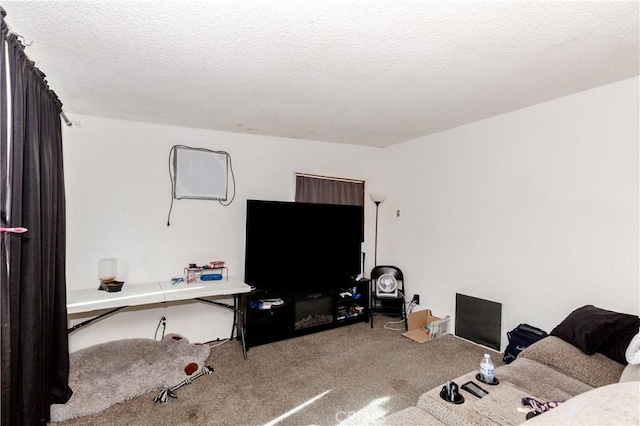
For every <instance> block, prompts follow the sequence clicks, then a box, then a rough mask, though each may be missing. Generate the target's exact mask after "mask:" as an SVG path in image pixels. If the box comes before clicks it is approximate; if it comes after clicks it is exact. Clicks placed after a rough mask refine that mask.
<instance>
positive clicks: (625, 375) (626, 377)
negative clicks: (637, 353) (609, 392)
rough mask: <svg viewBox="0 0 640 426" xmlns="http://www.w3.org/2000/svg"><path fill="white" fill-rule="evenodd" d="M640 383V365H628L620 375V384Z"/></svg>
mask: <svg viewBox="0 0 640 426" xmlns="http://www.w3.org/2000/svg"><path fill="white" fill-rule="evenodd" d="M637 381H640V364H628V365H627V366H626V367H625V368H624V371H623V372H622V374H621V375H620V383H623V382H637Z"/></svg>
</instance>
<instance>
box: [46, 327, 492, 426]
mask: <svg viewBox="0 0 640 426" xmlns="http://www.w3.org/2000/svg"><path fill="white" fill-rule="evenodd" d="M376 318H378V319H377V321H376V327H375V328H374V329H373V330H372V329H370V326H369V324H365V323H358V324H355V325H350V326H346V327H341V328H338V329H334V330H329V331H324V332H321V333H315V334H310V335H307V336H302V337H298V338H295V339H290V340H285V341H281V342H276V343H271V344H268V345H262V346H256V347H253V348H251V349H250V350H249V358H248V359H247V360H243V358H242V348H241V345H240V343H239V342H237V341H232V342H229V343H226V344H224V345H222V346H219V347H215V348H212V350H211V355H210V357H209V360H208V361H207V362H206V363H205V364H207V365H211V366H213V367H214V369H215V372H214V374H213V375H212V376H208V377H204V378H202V379H199V380H197V381H194V382H193V383H192V384H190V385H188V386H185V387H183V388H182V389H180V391H179V395H178V398H177V399H170V400H169V401H168V402H167V403H164V404H154V403H153V402H152V400H153V397H154V396H155V394H156V392H151V393H148V394H146V395H143V396H140V397H137V398H134V399H131V400H129V401H126V402H123V403H120V404H116V405H114V406H112V407H110V408H108V409H107V410H105V411H103V412H101V413H99V414H95V415H91V416H86V417H82V418H79V419H75V420H70V421H67V422H62V423H56V425H80V424H81V425H114V424H119V425H120V424H121V425H124V424H126V425H160V424H171V425H259V424H275V423H276V422H277V424H282V425H303V424H318V425H337V424H362V423H366V422H368V421H371V420H374V419H376V418H379V417H381V416H384V415H385V414H389V413H391V412H395V411H398V410H401V409H403V408H405V407H409V406H412V405H415V404H416V402H417V400H418V397H419V396H420V395H421V394H422V393H423V392H426V391H427V390H429V389H431V388H433V387H436V386H440V385H442V384H443V383H444V382H446V381H447V380H448V379H454V378H456V377H458V376H460V375H462V374H464V373H467V372H469V371H471V370H474V369H477V368H478V366H479V364H480V361H481V360H482V355H483V354H484V353H485V352H487V351H486V350H485V349H483V348H482V347H479V346H476V345H473V344H471V343H468V342H465V341H463V340H460V339H458V338H456V337H454V336H446V337H443V338H441V339H438V340H436V341H433V342H428V343H424V344H419V343H415V342H413V341H411V340H409V339H407V338H405V337H402V336H401V334H400V332H397V331H391V330H387V329H384V328H382V324H383V321H382V320H381V318H380V317H376ZM492 359H493V361H494V364H496V366H498V365H501V364H502V362H501V361H499V356H498V354H496V355H492ZM270 422H271V423H270Z"/></svg>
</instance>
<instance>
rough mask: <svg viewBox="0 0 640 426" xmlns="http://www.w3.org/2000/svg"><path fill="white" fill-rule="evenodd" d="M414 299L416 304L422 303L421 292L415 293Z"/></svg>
mask: <svg viewBox="0 0 640 426" xmlns="http://www.w3.org/2000/svg"><path fill="white" fill-rule="evenodd" d="M413 301H414V302H415V303H416V305H419V304H420V295H419V294H414V295H413Z"/></svg>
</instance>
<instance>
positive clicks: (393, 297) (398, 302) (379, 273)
mask: <svg viewBox="0 0 640 426" xmlns="http://www.w3.org/2000/svg"><path fill="white" fill-rule="evenodd" d="M369 298H370V303H369V311H370V313H371V315H370V317H371V318H370V319H371V328H373V312H374V311H375V312H381V313H385V314H389V315H400V318H401V319H403V320H404V328H405V330H407V329H408V327H407V305H406V303H405V297H404V275H403V273H402V271H401V270H400V268H398V267H397V266H389V265H381V266H376V267H375V268H373V269H372V270H371V291H369Z"/></svg>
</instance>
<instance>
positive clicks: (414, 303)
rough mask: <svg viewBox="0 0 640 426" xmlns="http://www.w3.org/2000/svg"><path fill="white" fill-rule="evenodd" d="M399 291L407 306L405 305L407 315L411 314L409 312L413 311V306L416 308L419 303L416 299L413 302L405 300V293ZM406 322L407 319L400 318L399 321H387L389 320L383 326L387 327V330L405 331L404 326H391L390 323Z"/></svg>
mask: <svg viewBox="0 0 640 426" xmlns="http://www.w3.org/2000/svg"><path fill="white" fill-rule="evenodd" d="M398 293H400V294H402V300H403V302H402V303H403V304H405V305H406V307H405V312H406V315H409V314H410V313H411V312H412V311H413V308H414V307H415V306H416V305H417V304H416V302H415V300H412V301H411V302H405V301H404V300H405V299H404V294H403V293H402V292H400V291H399V292H398ZM404 322H405V320H404V319H400V320H398V321H387V322H386V323H385V324H384V326H383V328H385V329H387V330H394V331H404V330H405V329H404V327H402V328H395V327H390V325H391V324H402V323H404Z"/></svg>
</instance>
